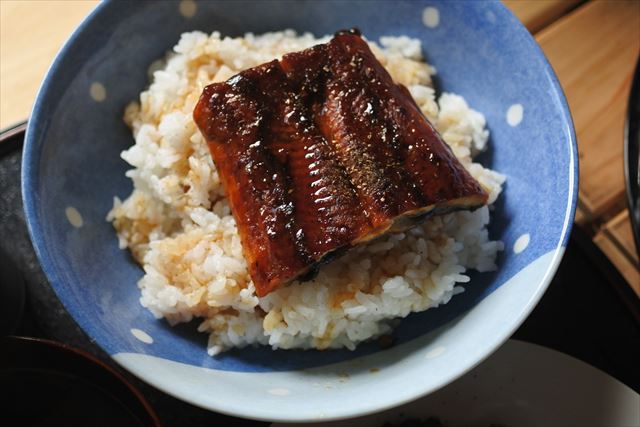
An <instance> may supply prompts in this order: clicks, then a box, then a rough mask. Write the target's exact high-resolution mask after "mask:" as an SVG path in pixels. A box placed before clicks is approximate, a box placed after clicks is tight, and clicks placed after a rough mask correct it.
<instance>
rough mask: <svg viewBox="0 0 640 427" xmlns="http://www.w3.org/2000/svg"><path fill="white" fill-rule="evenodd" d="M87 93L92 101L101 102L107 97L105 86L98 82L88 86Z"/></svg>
mask: <svg viewBox="0 0 640 427" xmlns="http://www.w3.org/2000/svg"><path fill="white" fill-rule="evenodd" d="M89 95H91V99H93V100H94V101H96V102H102V101H104V100H105V99H107V88H105V87H104V85H103V84H102V83H100V82H93V83H91V87H90V88H89Z"/></svg>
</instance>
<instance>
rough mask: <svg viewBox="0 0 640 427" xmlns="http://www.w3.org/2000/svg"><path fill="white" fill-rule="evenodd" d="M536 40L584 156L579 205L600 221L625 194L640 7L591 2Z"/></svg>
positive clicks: (639, 45)
mask: <svg viewBox="0 0 640 427" xmlns="http://www.w3.org/2000/svg"><path fill="white" fill-rule="evenodd" d="M536 39H537V40H538V42H539V43H540V45H541V47H542V49H543V50H544V52H545V54H546V55H547V57H548V58H549V61H550V62H551V65H552V66H553V68H554V69H555V71H556V73H557V74H558V77H559V79H560V83H561V84H562V87H563V89H564V91H565V93H566V95H567V99H568V101H569V105H570V108H571V113H572V115H573V120H574V124H575V128H576V133H577V138H578V149H579V154H580V201H581V204H582V206H583V207H584V208H585V210H586V213H587V215H588V216H589V217H590V218H591V219H592V218H597V217H599V216H601V215H603V214H604V213H606V212H607V210H608V209H610V208H612V207H613V206H614V205H615V204H616V203H617V202H619V201H620V200H621V199H622V197H623V192H624V180H623V166H622V147H623V129H624V117H625V112H626V108H627V97H628V93H629V88H630V84H631V75H632V73H633V69H634V67H635V63H636V59H637V58H638V53H639V52H640V2H637V1H614V2H611V1H592V2H589V3H587V4H585V5H584V6H581V7H579V8H578V9H577V10H575V11H574V12H572V13H571V14H569V15H566V16H564V17H562V18H561V19H559V20H558V21H556V22H555V23H553V24H552V25H550V26H548V27H546V28H545V29H544V30H542V31H541V32H539V33H538V34H537V35H536Z"/></svg>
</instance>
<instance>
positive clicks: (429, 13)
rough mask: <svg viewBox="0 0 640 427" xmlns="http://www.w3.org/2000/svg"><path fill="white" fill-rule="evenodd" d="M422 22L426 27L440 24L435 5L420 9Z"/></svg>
mask: <svg viewBox="0 0 640 427" xmlns="http://www.w3.org/2000/svg"><path fill="white" fill-rule="evenodd" d="M422 23H423V24H424V25H425V26H426V27H428V28H436V27H437V26H438V24H440V12H438V9H436V8H435V7H425V8H424V10H423V11H422Z"/></svg>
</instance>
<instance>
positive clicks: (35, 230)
mask: <svg viewBox="0 0 640 427" xmlns="http://www.w3.org/2000/svg"><path fill="white" fill-rule="evenodd" d="M491 5H492V6H493V7H497V8H498V9H502V11H503V12H506V13H507V14H508V15H509V16H510V17H511V20H512V24H513V25H515V26H516V27H518V31H519V32H520V33H522V34H523V38H524V40H525V41H526V43H527V44H528V46H526V47H528V48H530V49H532V51H533V52H536V53H537V55H538V56H539V58H540V60H541V66H542V67H543V68H544V70H545V71H546V74H547V76H548V78H549V82H550V86H551V88H552V89H553V90H554V91H555V93H556V94H557V101H558V102H559V108H560V110H561V111H562V113H563V116H564V117H563V118H564V120H563V121H564V122H565V123H564V124H563V126H565V127H566V131H567V132H566V133H565V134H566V135H567V136H568V139H567V140H566V143H567V144H568V146H569V147H568V148H569V150H568V151H569V171H568V172H569V175H568V178H569V185H568V197H567V202H566V203H567V204H566V210H565V215H564V220H563V226H562V231H561V233H560V236H559V237H558V240H557V242H558V243H557V245H556V247H555V248H554V249H552V250H551V251H550V252H553V256H552V258H551V260H550V261H549V263H548V266H547V268H546V270H545V272H544V274H543V277H542V279H541V280H540V282H539V284H538V286H537V288H536V290H535V292H534V293H533V294H532V295H531V297H530V299H529V300H528V302H527V304H526V305H524V306H523V307H522V308H521V310H520V313H518V315H517V316H516V320H515V321H514V322H513V323H512V324H511V325H510V326H508V327H506V328H505V329H503V330H502V333H499V334H496V335H495V336H494V338H493V340H492V342H491V344H488V345H487V346H485V347H484V349H483V350H482V351H480V352H479V354H480V357H478V358H477V359H476V360H475V361H474V362H473V363H470V364H468V365H467V366H463V367H462V368H461V369H460V370H458V371H457V372H454V373H453V374H451V375H450V376H449V377H447V378H446V379H445V380H443V381H441V382H440V383H438V384H435V385H432V386H431V387H423V390H422V391H421V392H418V393H414V394H412V395H410V396H408V397H404V398H399V397H398V396H396V398H395V399H390V400H389V403H388V404H386V405H382V406H377V407H375V408H370V409H362V408H360V409H358V410H349V409H346V410H344V409H342V408H340V409H338V408H336V414H331V415H327V416H324V417H322V418H320V417H318V416H315V417H314V416H312V414H310V413H309V414H301V415H303V416H300V415H298V414H295V413H283V414H282V416H280V417H278V418H273V416H270V417H269V418H266V417H265V416H264V415H261V413H260V412H261V411H256V410H255V409H251V408H250V409H249V410H248V411H247V412H246V413H238V412H234V411H230V410H228V409H227V408H225V406H224V405H221V404H219V403H218V402H209V403H208V404H207V405H205V404H201V403H198V402H194V401H193V400H191V399H189V397H188V396H182V395H178V394H177V393H175V392H174V391H173V390H172V389H169V388H167V387H166V386H164V385H163V384H162V383H161V382H158V381H157V380H156V379H155V378H153V377H150V376H144V375H139V374H138V373H135V372H132V371H131V370H130V369H129V368H128V367H127V366H124V365H123V364H122V363H120V362H119V361H118V360H117V359H115V358H114V356H115V354H110V353H109V355H110V357H111V358H112V359H114V360H115V361H116V362H117V363H118V364H119V365H120V366H122V367H123V368H124V369H127V370H128V371H129V372H132V373H133V374H134V375H136V376H137V377H139V378H140V379H142V380H144V381H145V382H147V383H148V384H151V385H152V386H154V387H157V388H159V389H160V390H162V391H163V392H165V393H167V394H169V395H171V396H173V397H175V398H177V399H179V400H182V401H186V402H188V403H190V404H192V405H195V406H199V407H201V408H203V409H207V410H210V411H215V412H219V413H222V414H225V415H231V416H236V417H242V418H246V419H254V420H263V421H264V420H268V421H277V422H320V421H323V422H325V421H335V420H341V419H348V418H353V417H358V416H363V415H368V414H371V413H376V412H379V411H383V410H386V409H389V408H392V407H395V406H398V405H402V404H405V403H408V402H410V401H413V400H415V399H418V398H420V397H422V396H425V395H427V394H429V393H433V392H436V391H437V390H439V389H440V388H442V387H444V386H446V385H447V384H450V383H451V382H453V381H455V380H457V379H458V378H460V377H461V376H463V375H465V374H466V373H468V372H469V371H471V370H472V369H473V368H475V367H476V366H477V365H479V364H480V363H482V362H483V361H484V360H485V359H486V358H488V357H489V356H490V355H491V354H493V353H494V352H495V351H496V350H497V349H498V348H499V347H500V346H502V345H503V344H504V343H505V342H506V341H507V340H508V339H509V337H510V336H511V335H513V333H514V332H515V331H516V330H517V329H518V328H519V327H520V325H521V324H522V323H523V322H524V321H525V320H526V318H527V317H528V316H529V314H531V312H532V311H533V309H534V308H535V307H536V305H537V304H538V302H539V301H540V299H541V298H542V295H544V293H545V291H546V289H547V288H548V286H549V284H550V283H551V280H552V279H553V277H554V275H555V273H556V271H557V269H558V267H559V265H560V262H561V260H562V257H563V255H564V250H565V247H566V244H567V242H568V240H569V236H570V233H571V229H572V226H573V219H574V216H575V211H576V205H577V199H578V180H579V164H578V147H577V142H576V134H575V129H574V124H573V118H572V115H571V111H570V109H569V105H568V102H567V100H566V96H565V94H564V91H563V89H562V86H561V85H560V82H559V80H558V77H557V76H556V73H555V71H554V69H553V67H552V66H551V64H550V63H549V61H548V59H547V57H546V56H545V54H544V52H543V51H542V49H541V48H540V46H539V45H538V43H537V42H536V41H535V39H534V38H533V36H532V35H531V34H530V33H529V31H528V30H527V29H526V27H524V25H523V24H522V23H521V22H520V20H519V19H518V18H517V17H515V15H513V13H512V12H511V11H510V10H509V9H508V8H507V7H506V6H504V5H503V4H502V3H499V2H496V3H491ZM114 6H116V1H114V0H105V1H103V2H101V3H99V4H98V5H97V6H96V7H95V8H94V9H93V10H92V11H91V12H90V13H89V14H88V15H87V16H86V17H85V18H84V19H83V20H82V22H81V23H80V24H79V25H78V27H77V28H76V29H75V30H74V31H73V33H72V34H71V35H70V36H69V38H68V39H67V41H66V42H65V43H64V45H63V46H62V48H61V49H60V50H59V52H58V53H57V54H56V57H55V59H54V61H53V62H52V64H51V65H50V67H49V69H48V70H47V72H46V74H45V77H44V78H43V80H42V83H41V85H40V88H39V90H38V93H37V95H36V98H35V102H34V104H33V108H32V113H31V116H30V120H29V123H28V127H27V131H26V135H25V143H24V148H23V157H22V165H21V182H22V185H21V186H22V199H23V205H24V212H25V218H26V223H27V228H28V231H29V237H30V239H31V241H32V243H33V247H34V250H35V252H36V255H37V257H38V260H39V262H40V265H41V267H42V270H43V271H44V273H45V276H46V277H47V279H48V281H49V282H50V284H51V285H52V288H53V289H54V292H55V293H56V295H57V296H58V298H59V299H60V301H61V302H62V304H63V306H64V307H65V309H66V310H67V312H69V313H70V314H71V317H72V318H73V320H74V321H75V322H76V323H78V324H79V325H80V327H81V328H82V329H83V330H84V331H87V332H88V331H90V330H91V326H90V325H89V324H88V323H87V322H85V321H83V320H82V317H76V314H78V313H77V312H78V310H76V309H74V308H73V307H70V306H68V305H67V303H66V302H65V300H64V299H62V294H61V293H60V292H59V290H58V288H57V286H55V283H60V282H61V278H60V276H59V275H58V274H57V272H56V269H55V268H54V264H53V261H52V259H51V257H50V255H49V253H48V251H47V249H46V245H45V239H44V233H43V230H42V225H41V223H40V222H39V214H38V209H37V206H38V199H37V197H36V196H35V195H36V192H35V190H36V188H37V185H38V179H37V178H36V175H35V172H36V171H37V169H38V165H39V164H40V158H41V153H42V144H43V140H44V139H43V138H38V136H40V135H38V131H37V130H36V126H38V125H37V124H38V123H40V122H41V121H43V119H46V117H43V114H44V113H43V106H44V104H45V103H46V102H45V101H47V96H46V95H47V92H48V90H49V87H50V86H51V85H52V82H53V81H54V80H55V78H54V77H55V74H56V72H57V69H58V68H59V66H60V63H61V62H62V60H63V58H64V56H65V55H66V54H67V53H68V52H69V50H70V49H71V48H72V46H73V45H74V44H75V43H76V41H77V40H78V39H80V38H82V36H83V34H84V33H85V32H86V31H87V30H88V29H89V28H90V27H91V25H92V24H93V21H94V20H96V19H97V17H99V15H101V14H102V13H103V12H104V11H106V10H107V9H109V8H111V7H114ZM43 134H44V132H43ZM563 139H564V138H563ZM96 343H97V344H98V345H100V346H101V347H102V344H101V343H100V341H98V340H96Z"/></svg>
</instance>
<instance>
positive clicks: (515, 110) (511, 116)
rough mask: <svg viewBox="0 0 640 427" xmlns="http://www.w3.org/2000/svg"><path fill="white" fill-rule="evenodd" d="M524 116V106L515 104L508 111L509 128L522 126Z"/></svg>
mask: <svg viewBox="0 0 640 427" xmlns="http://www.w3.org/2000/svg"><path fill="white" fill-rule="evenodd" d="M523 115H524V107H523V106H522V104H513V105H512V106H511V107H509V109H508V110H507V123H509V126H512V127H515V126H518V125H519V124H520V122H521V121H522V116H523Z"/></svg>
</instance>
